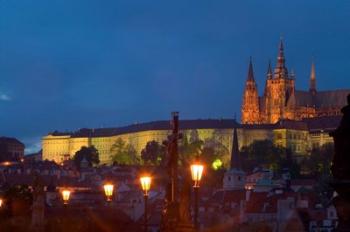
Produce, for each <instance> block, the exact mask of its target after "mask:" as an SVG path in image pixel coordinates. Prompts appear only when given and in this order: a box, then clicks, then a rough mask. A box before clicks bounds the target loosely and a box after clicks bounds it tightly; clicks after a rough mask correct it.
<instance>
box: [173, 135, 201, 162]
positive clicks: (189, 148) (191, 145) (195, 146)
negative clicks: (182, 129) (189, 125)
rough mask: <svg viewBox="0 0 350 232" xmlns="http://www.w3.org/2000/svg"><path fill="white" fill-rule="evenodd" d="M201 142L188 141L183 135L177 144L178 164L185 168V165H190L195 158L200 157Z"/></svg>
mask: <svg viewBox="0 0 350 232" xmlns="http://www.w3.org/2000/svg"><path fill="white" fill-rule="evenodd" d="M202 146H203V141H202V140H194V137H192V139H188V137H187V136H186V135H185V134H184V135H183V137H182V140H181V143H180V144H179V162H180V164H182V165H184V166H186V164H189V163H191V162H192V161H193V160H194V159H195V158H196V157H198V156H200V154H201V151H202Z"/></svg>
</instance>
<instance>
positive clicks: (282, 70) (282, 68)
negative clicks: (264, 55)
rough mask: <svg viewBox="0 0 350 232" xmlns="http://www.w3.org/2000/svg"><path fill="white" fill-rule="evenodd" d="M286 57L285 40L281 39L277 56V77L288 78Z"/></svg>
mask: <svg viewBox="0 0 350 232" xmlns="http://www.w3.org/2000/svg"><path fill="white" fill-rule="evenodd" d="M285 63H286V59H285V58H284V45H283V40H282V39H281V40H280V44H279V49H278V56H277V65H276V68H275V78H287V77H288V71H287V68H286V64H285Z"/></svg>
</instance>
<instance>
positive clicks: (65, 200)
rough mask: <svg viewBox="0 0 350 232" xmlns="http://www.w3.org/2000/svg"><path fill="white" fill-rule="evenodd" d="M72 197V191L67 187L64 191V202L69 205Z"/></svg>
mask: <svg viewBox="0 0 350 232" xmlns="http://www.w3.org/2000/svg"><path fill="white" fill-rule="evenodd" d="M69 198H70V191H69V190H67V189H65V190H63V191H62V199H63V204H65V205H67V204H68V201H69Z"/></svg>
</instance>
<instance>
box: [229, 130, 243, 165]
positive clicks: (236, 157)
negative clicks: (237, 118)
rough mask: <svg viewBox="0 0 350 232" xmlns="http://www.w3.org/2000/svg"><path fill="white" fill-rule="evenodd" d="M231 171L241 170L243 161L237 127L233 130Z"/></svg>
mask: <svg viewBox="0 0 350 232" xmlns="http://www.w3.org/2000/svg"><path fill="white" fill-rule="evenodd" d="M230 167H231V169H238V170H241V160H240V154H239V147H238V136H237V127H236V126H235V127H234V128H233V140H232V152H231V164H230Z"/></svg>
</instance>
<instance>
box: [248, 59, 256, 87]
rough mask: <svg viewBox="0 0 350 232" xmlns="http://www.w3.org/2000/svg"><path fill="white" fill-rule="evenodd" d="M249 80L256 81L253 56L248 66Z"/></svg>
mask: <svg viewBox="0 0 350 232" xmlns="http://www.w3.org/2000/svg"><path fill="white" fill-rule="evenodd" d="M247 81H253V82H255V79H254V71H253V62H252V57H250V58H249V67H248V75H247Z"/></svg>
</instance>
